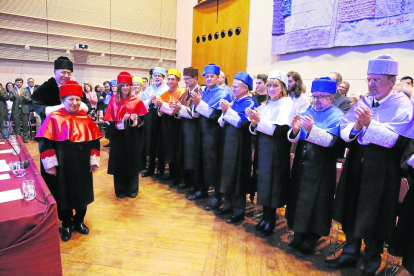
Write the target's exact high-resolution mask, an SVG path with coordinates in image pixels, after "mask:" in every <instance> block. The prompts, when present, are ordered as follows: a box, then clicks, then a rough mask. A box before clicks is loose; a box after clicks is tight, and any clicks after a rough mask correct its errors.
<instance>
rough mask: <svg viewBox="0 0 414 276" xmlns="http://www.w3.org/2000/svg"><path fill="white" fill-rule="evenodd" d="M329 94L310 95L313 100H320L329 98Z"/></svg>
mask: <svg viewBox="0 0 414 276" xmlns="http://www.w3.org/2000/svg"><path fill="white" fill-rule="evenodd" d="M330 96H331V95H319V96H312V99H314V100H320V99H323V98H329V97H330Z"/></svg>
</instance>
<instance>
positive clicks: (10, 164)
mask: <svg viewBox="0 0 414 276" xmlns="http://www.w3.org/2000/svg"><path fill="white" fill-rule="evenodd" d="M17 162H18V161H13V162H10V163H9V167H10V170H11V171H12V173H14V174H16V169H17Z"/></svg>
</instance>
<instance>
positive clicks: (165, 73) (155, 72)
mask: <svg viewBox="0 0 414 276" xmlns="http://www.w3.org/2000/svg"><path fill="white" fill-rule="evenodd" d="M157 73H158V74H161V75H163V76H164V77H165V76H167V72H166V71H165V69H164V68H161V67H155V68H154V71H153V72H152V74H157Z"/></svg>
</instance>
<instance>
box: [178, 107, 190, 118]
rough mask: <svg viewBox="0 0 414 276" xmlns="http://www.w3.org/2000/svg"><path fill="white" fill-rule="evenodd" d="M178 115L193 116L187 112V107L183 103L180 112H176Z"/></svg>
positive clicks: (183, 116)
mask: <svg viewBox="0 0 414 276" xmlns="http://www.w3.org/2000/svg"><path fill="white" fill-rule="evenodd" d="M178 115H179V116H180V117H182V118H186V119H192V118H193V117H191V115H190V113H189V112H188V109H187V107H186V106H185V105H182V106H181V109H180V112H179V113H178Z"/></svg>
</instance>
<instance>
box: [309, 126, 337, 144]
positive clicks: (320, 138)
mask: <svg viewBox="0 0 414 276" xmlns="http://www.w3.org/2000/svg"><path fill="white" fill-rule="evenodd" d="M333 140H334V138H333V136H332V134H329V133H328V132H326V131H325V130H323V129H321V128H319V127H317V126H315V125H314V126H313V127H312V129H311V131H310V132H309V136H308V138H306V141H308V142H311V143H313V144H316V145H319V146H321V147H325V148H327V147H329V146H330V145H331V144H332V142H333Z"/></svg>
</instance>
